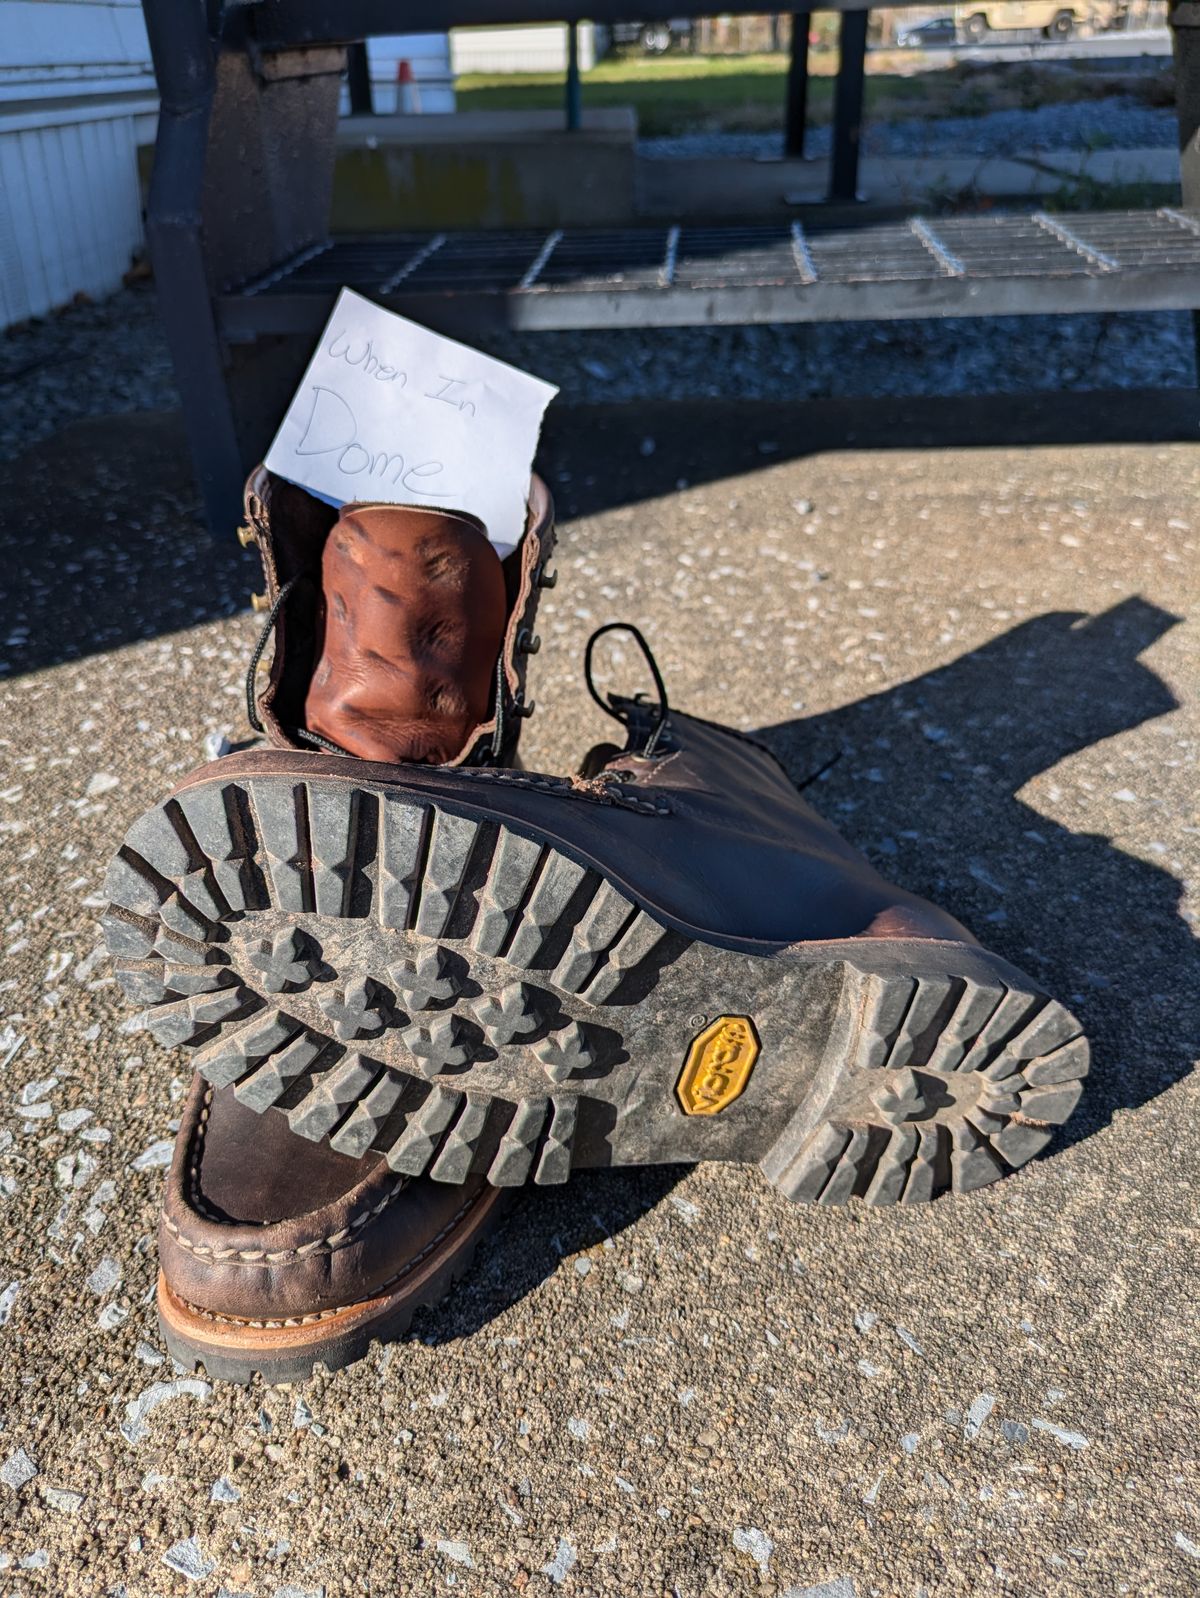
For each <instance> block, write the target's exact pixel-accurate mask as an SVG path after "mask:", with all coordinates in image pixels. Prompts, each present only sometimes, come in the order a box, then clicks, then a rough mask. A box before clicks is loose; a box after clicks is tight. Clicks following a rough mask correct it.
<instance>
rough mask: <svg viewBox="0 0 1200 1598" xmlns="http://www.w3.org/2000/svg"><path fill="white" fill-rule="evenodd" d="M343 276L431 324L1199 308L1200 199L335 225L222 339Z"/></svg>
mask: <svg viewBox="0 0 1200 1598" xmlns="http://www.w3.org/2000/svg"><path fill="white" fill-rule="evenodd" d="M343 284H346V285H348V286H349V287H351V288H355V289H358V290H359V291H360V292H361V293H363V294H366V295H368V296H369V297H370V298H372V299H375V300H378V301H381V302H383V303H384V304H387V305H390V306H391V307H392V308H393V309H395V310H398V311H402V312H405V313H406V314H409V315H412V316H415V317H417V318H419V319H421V320H424V321H428V322H429V323H430V324H431V325H433V326H441V327H444V328H447V329H453V328H455V327H464V326H489V325H491V326H506V327H513V328H523V329H555V328H558V329H561V328H587V327H671V326H688V325H697V324H708V323H735V322H818V321H831V320H847V321H855V320H859V321H861V320H867V319H874V318H895V317H908V316H911V317H925V316H1000V315H1015V314H1025V313H1033V312H1043V313H1045V312H1058V313H1061V312H1069V311H1121V310H1172V309H1177V310H1186V309H1192V308H1195V307H1200V211H1197V212H1188V211H1181V210H1173V209H1170V208H1164V209H1162V210H1157V211H1097V212H1085V213H1063V214H1056V215H1048V214H1046V213H1044V212H1038V213H1034V214H1026V215H1017V216H965V217H939V218H935V219H930V220H925V219H921V218H913V219H911V220H909V221H901V222H880V223H866V224H863V225H860V226H851V227H833V226H821V225H819V224H814V225H811V226H810V225H808V224H805V225H801V224H800V223H799V222H780V223H778V224H768V225H765V226H764V225H756V226H747V227H652V228H651V227H647V228H621V229H608V230H602V229H598V230H582V229H580V230H574V229H572V230H567V231H562V230H558V231H555V232H551V233H546V232H543V231H509V232H471V233H466V232H464V233H433V234H429V233H387V234H372V235H362V236H359V237H339V238H332V239H329V240H327V241H325V242H324V243H321V244H318V245H313V246H311V247H310V248H308V249H307V250H304V251H302V252H301V253H300V254H299V255H297V256H295V257H294V258H293V259H292V260H290V261H287V262H284V263H283V264H282V265H280V266H279V267H277V268H276V269H275V270H274V271H272V272H269V273H267V274H266V275H265V276H263V277H260V278H257V279H256V280H254V281H253V282H251V283H247V284H245V285H244V286H242V287H241V288H239V289H236V290H231V291H228V292H226V293H224V294H222V295H220V296H219V297H218V316H219V320H220V326H221V331H222V333H223V334H224V335H225V336H226V337H227V338H231V339H234V340H237V339H245V338H253V337H255V336H257V335H259V334H268V333H295V332H308V331H311V330H314V329H316V328H317V327H319V326H320V324H321V322H322V321H323V320H324V318H325V316H326V315H327V314H328V307H329V304H330V301H331V298H332V296H333V295H334V294H335V293H336V292H337V290H338V289H339V288H341V287H342V285H343Z"/></svg>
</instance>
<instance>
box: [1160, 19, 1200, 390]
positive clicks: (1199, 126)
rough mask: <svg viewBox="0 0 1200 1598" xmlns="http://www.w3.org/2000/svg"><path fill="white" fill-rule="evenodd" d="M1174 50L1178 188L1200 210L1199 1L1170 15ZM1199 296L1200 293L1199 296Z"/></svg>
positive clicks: (1196, 319)
mask: <svg viewBox="0 0 1200 1598" xmlns="http://www.w3.org/2000/svg"><path fill="white" fill-rule="evenodd" d="M1167 21H1168V22H1169V23H1170V24H1171V43H1172V49H1173V51H1174V54H1175V116H1176V119H1177V121H1178V123H1179V190H1180V196H1181V198H1182V200H1183V203H1184V206H1185V207H1186V208H1187V209H1188V210H1189V211H1194V210H1200V4H1197V3H1196V0H1180V3H1178V4H1175V5H1173V6H1172V7H1171V9H1170V12H1169V13H1168V16H1167ZM1198 297H1200V296H1198ZM1192 335H1193V338H1194V341H1195V345H1196V374H1197V377H1198V378H1200V306H1197V308H1196V309H1195V310H1193V311H1192Z"/></svg>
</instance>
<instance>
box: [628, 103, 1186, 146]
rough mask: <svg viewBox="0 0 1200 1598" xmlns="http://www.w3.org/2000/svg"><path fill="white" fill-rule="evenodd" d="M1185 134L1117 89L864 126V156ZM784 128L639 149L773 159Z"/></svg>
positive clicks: (823, 138) (825, 136)
mask: <svg viewBox="0 0 1200 1598" xmlns="http://www.w3.org/2000/svg"><path fill="white" fill-rule="evenodd" d="M1178 137H1179V129H1178V125H1177V123H1176V121H1175V112H1174V110H1173V109H1172V108H1171V107H1169V106H1168V107H1165V108H1160V107H1152V106H1147V105H1146V104H1144V103H1143V102H1142V101H1141V100H1139V99H1136V98H1135V97H1134V96H1132V95H1111V96H1107V97H1101V98H1099V99H1095V100H1087V101H1079V102H1077V103H1074V104H1065V105H1043V106H1038V107H1037V108H1036V109H1035V110H1032V111H1020V110H1017V111H990V112H988V113H987V114H985V115H984V116H977V117H906V118H905V119H904V120H903V121H895V122H879V123H872V122H871V120H870V118H868V119H867V122H866V125H865V127H864V129H863V140H862V148H863V154H864V155H878V156H926V155H942V156H968V155H1003V156H1014V157H1015V156H1019V155H1022V154H1033V153H1036V152H1039V151H1048V150H1075V151H1079V152H1081V153H1082V152H1083V151H1086V150H1156V149H1168V148H1170V149H1173V148H1175V146H1176V143H1177V141H1178ZM782 140H783V135H782V134H781V133H689V134H683V135H681V136H679V137H678V138H664V139H639V140H638V153H639V154H640V155H644V156H648V157H649V158H650V159H651V160H655V161H668V160H674V159H677V158H679V157H681V156H692V157H698V156H738V157H741V158H742V159H760V160H770V159H773V158H776V157H779V156H782V154H783V142H782ZM831 140H832V130H831V128H830V127H829V125H828V124H826V125H825V126H824V127H815V128H811V129H810V130H809V134H808V139H807V143H806V152H807V154H809V155H811V156H819V155H828V153H829V149H830V144H831Z"/></svg>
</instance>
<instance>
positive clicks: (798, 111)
mask: <svg viewBox="0 0 1200 1598" xmlns="http://www.w3.org/2000/svg"><path fill="white" fill-rule="evenodd" d="M811 26H812V12H811V11H794V12H793V13H792V43H791V54H790V55H789V57H788V75H787V102H786V109H785V119H784V130H783V149H784V154H785V155H790V156H794V157H796V158H797V159H798V158H799V157H801V156H803V154H804V133H805V129H806V128H807V126H808V30H809V28H810V27H811Z"/></svg>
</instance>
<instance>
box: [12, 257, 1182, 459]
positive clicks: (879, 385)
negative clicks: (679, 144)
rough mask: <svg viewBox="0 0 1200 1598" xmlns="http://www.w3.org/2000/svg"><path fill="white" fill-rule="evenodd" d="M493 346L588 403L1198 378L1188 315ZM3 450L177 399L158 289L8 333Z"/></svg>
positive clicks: (727, 331)
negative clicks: (88, 419)
mask: <svg viewBox="0 0 1200 1598" xmlns="http://www.w3.org/2000/svg"><path fill="white" fill-rule="evenodd" d="M487 348H489V349H490V350H491V351H492V352H493V353H494V354H496V355H499V356H501V357H502V358H503V359H505V360H508V361H512V362H513V363H514V364H516V365H518V366H523V367H525V368H527V369H528V370H529V371H532V372H536V373H537V374H538V375H539V376H541V377H544V378H546V379H547V380H548V381H549V382H552V383H556V384H557V385H558V386H559V388H560V389H561V390H562V393H563V396H564V399H567V400H570V401H572V402H575V401H625V400H653V401H669V400H679V399H687V398H704V397H711V398H726V399H731V400H733V399H740V400H758V399H763V400H788V399H808V398H813V399H819V398H826V397H849V396H857V395H864V396H875V397H881V396H887V395H908V396H920V395H934V394H961V395H966V394H987V393H1019V392H1033V391H1038V390H1060V389H1066V390H1087V389H1105V388H1172V387H1184V386H1187V385H1190V384H1192V383H1193V382H1194V380H1195V350H1194V344H1193V339H1192V331H1191V319H1190V317H1189V316H1188V315H1187V314H1186V313H1184V312H1154V313H1134V314H1127V315H1120V316H1116V315H1112V316H1067V317H1040V316H1039V317H1007V318H992V319H980V318H969V319H963V320H949V321H940V322H938V321H921V322H857V323H849V324H847V325H845V326H836V325H832V324H817V325H810V326H796V325H792V326H782V327H742V328H737V327H734V328H668V329H663V330H660V331H658V332H656V333H654V334H652V335H647V334H642V333H636V332H624V331H622V332H608V331H596V332H588V333H543V334H535V335H530V334H527V335H524V336H517V335H509V336H505V337H503V338H493V339H491V340H490V341H488V343H487ZM0 393H2V394H3V396H4V403H3V407H2V415H0V459H4V458H9V459H11V458H12V457H13V456H14V455H15V454H17V453H19V452H20V451H21V450H22V449H24V448H26V447H28V445H29V444H31V443H34V442H36V441H37V440H38V439H42V438H47V437H49V436H50V435H51V434H52V433H53V432H55V431H56V430H57V429H58V428H59V427H61V426H63V425H65V424H66V423H67V422H69V421H71V420H74V419H75V418H77V417H81V416H90V415H111V414H113V413H119V412H123V411H130V410H142V409H144V410H156V409H159V408H164V407H170V406H171V405H173V404H174V403H176V391H175V386H174V380H173V378H172V375H171V368H170V361H169V359H168V356H167V353H166V347H165V344H164V342H163V337H162V333H161V331H160V328H159V324H158V319H157V316H156V312H155V302H154V295H153V292H152V290H150V289H149V288H138V289H127V290H124V291H123V292H122V293H120V294H118V295H115V296H114V297H113V298H112V299H111V300H108V301H106V302H105V303H104V304H102V305H95V306H93V305H88V306H77V307H73V308H71V309H69V310H66V311H63V312H61V313H60V314H59V315H57V316H53V317H50V318H47V319H46V320H44V321H41V322H36V323H29V324H26V326H24V327H23V328H18V329H13V330H11V331H10V332H9V333H8V334H7V335H5V336H4V337H3V338H2V339H0Z"/></svg>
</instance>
